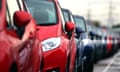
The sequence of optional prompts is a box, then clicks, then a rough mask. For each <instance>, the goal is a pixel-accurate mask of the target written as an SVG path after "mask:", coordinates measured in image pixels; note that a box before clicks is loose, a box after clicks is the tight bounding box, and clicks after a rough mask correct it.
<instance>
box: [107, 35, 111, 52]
mask: <svg viewBox="0 0 120 72" xmlns="http://www.w3.org/2000/svg"><path fill="white" fill-rule="evenodd" d="M107 51H108V53H110V52H111V51H112V37H111V36H108V37H107Z"/></svg>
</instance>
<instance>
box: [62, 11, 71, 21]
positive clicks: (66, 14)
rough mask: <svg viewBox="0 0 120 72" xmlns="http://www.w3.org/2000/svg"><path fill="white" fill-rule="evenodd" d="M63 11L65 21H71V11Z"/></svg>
mask: <svg viewBox="0 0 120 72" xmlns="http://www.w3.org/2000/svg"><path fill="white" fill-rule="evenodd" d="M62 11H63V16H64V18H65V22H69V21H70V16H69V13H68V12H67V11H64V10H62Z"/></svg>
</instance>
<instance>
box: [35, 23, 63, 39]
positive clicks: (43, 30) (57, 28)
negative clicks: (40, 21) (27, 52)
mask: <svg viewBox="0 0 120 72" xmlns="http://www.w3.org/2000/svg"><path fill="white" fill-rule="evenodd" d="M60 35H61V25H60V24H57V25H51V26H37V37H38V38H39V40H40V41H43V40H45V39H48V38H52V37H57V36H60Z"/></svg>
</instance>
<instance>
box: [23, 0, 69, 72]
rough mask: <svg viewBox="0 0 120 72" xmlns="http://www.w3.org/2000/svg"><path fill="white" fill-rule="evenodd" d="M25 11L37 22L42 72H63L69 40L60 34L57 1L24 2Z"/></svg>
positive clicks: (33, 0)
mask: <svg viewBox="0 0 120 72" xmlns="http://www.w3.org/2000/svg"><path fill="white" fill-rule="evenodd" d="M24 3H25V6H26V9H27V10H28V12H30V13H31V14H32V16H33V18H34V19H35V20H36V22H37V33H36V35H37V38H38V39H39V40H40V41H41V42H40V44H41V45H42V46H41V47H42V50H43V59H42V62H43V64H42V68H41V69H42V72H65V71H66V64H67V58H68V53H69V51H68V50H69V49H68V48H69V39H68V38H67V36H66V35H65V34H64V33H63V32H62V31H63V30H62V27H63V26H62V24H63V23H62V17H61V15H60V13H61V10H60V7H59V5H58V1H57V0H37V1H36V0H25V1H24Z"/></svg>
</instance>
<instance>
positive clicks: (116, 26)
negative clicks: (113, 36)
mask: <svg viewBox="0 0 120 72" xmlns="http://www.w3.org/2000/svg"><path fill="white" fill-rule="evenodd" d="M59 2H60V5H61V6H62V8H67V9H69V10H71V12H72V13H73V14H77V15H81V16H84V17H85V19H86V20H87V22H88V23H92V24H94V25H96V26H99V27H103V28H109V29H111V30H113V31H114V32H118V33H119V34H120V8H119V7H120V0H59Z"/></svg>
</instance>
